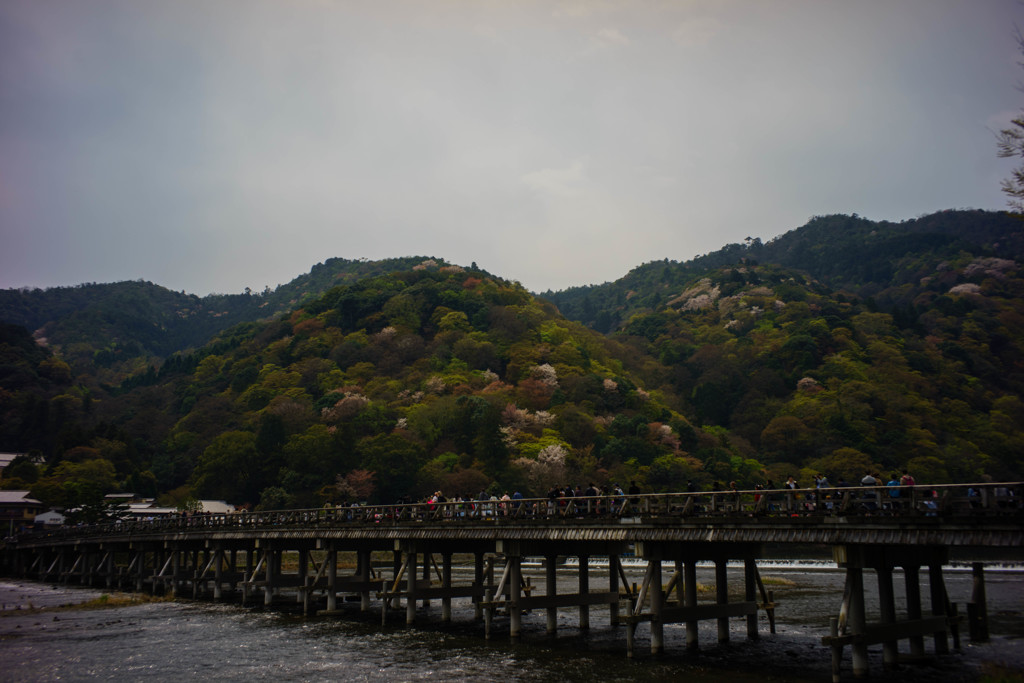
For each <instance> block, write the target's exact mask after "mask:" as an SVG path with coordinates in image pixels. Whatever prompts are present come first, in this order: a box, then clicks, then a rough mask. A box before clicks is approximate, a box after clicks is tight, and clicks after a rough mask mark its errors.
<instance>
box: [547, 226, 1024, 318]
mask: <svg viewBox="0 0 1024 683" xmlns="http://www.w3.org/2000/svg"><path fill="white" fill-rule="evenodd" d="M968 256H969V257H975V258H977V257H994V258H1002V259H1009V260H1013V261H1017V262H1021V261H1024V222H1022V221H1021V219H1020V218H1019V217H1016V216H1012V215H1010V214H1007V213H1005V212H993V211H974V210H971V211H942V212H939V213H935V214H930V215H927V216H922V217H921V218H917V219H915V220H909V221H903V222H901V223H891V222H887V221H870V220H867V219H865V218H860V217H858V216H857V215H853V216H838V215H837V216H821V217H816V218H813V219H811V220H810V221H809V222H808V223H807V224H806V225H804V226H802V227H800V228H797V229H795V230H791V231H789V232H787V233H785V234H784V235H781V236H779V237H776V238H775V239H772V240H770V241H769V242H766V243H762V241H761V240H760V239H754V238H749V239H748V240H746V242H745V243H744V244H730V245H727V246H725V247H723V248H722V249H720V250H718V251H716V252H712V253H710V254H706V255H704V256H700V257H697V258H695V259H693V260H691V261H686V262H683V263H679V262H676V261H671V260H668V259H665V260H664V261H653V262H651V263H646V264H644V265H642V266H638V267H637V268H634V269H633V270H632V271H630V272H629V273H628V274H627V275H626V276H625V277H623V278H621V279H619V280H616V281H615V282H610V283H605V284H603V285H592V286H587V287H573V288H570V289H567V290H563V291H560V292H550V291H549V292H545V293H543V294H542V296H543V297H544V298H545V299H547V300H549V301H551V302H553V303H554V304H555V305H556V306H558V309H559V311H561V313H562V314H563V315H565V316H566V317H567V318H570V319H572V320H577V321H579V322H582V323H583V324H585V325H587V326H589V327H592V328H593V329H596V330H598V331H599V332H609V331H612V330H614V329H617V328H618V327H619V326H621V325H623V324H624V323H625V322H626V321H628V320H629V318H630V317H631V316H632V315H634V314H636V313H640V312H649V311H654V310H657V309H659V308H660V307H662V306H664V305H665V304H666V303H667V302H668V301H669V300H670V299H672V298H673V297H675V296H676V295H678V293H679V291H681V288H684V287H686V286H687V285H688V283H690V282H691V281H692V280H693V279H694V278H695V277H697V276H700V275H701V274H702V273H704V272H706V271H708V270H711V269H714V268H721V267H723V266H734V265H739V264H742V263H760V264H762V265H768V264H771V265H776V266H783V267H786V268H793V269H796V270H800V271H803V272H804V273H806V274H807V275H809V276H811V277H812V278H814V279H815V280H816V281H818V282H820V283H821V284H823V285H825V286H826V287H828V288H830V289H832V290H840V291H845V292H846V293H848V294H853V295H856V296H859V297H862V298H868V297H871V298H873V299H874V301H875V303H876V304H877V305H878V306H880V307H881V308H882V309H883V310H889V309H891V308H893V307H897V306H901V307H906V306H907V305H908V304H911V303H912V302H913V301H914V299H916V297H917V296H918V295H919V294H920V293H921V292H922V291H924V290H925V289H927V287H928V286H929V284H931V285H933V286H938V285H937V283H935V282H930V281H929V280H928V279H927V278H929V277H930V276H933V275H935V274H937V273H940V272H948V271H949V266H950V264H951V263H954V262H961V261H963V260H964V258H965V257H968ZM941 279H942V278H940V280H941Z"/></svg>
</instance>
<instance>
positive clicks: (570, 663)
mask: <svg viewBox="0 0 1024 683" xmlns="http://www.w3.org/2000/svg"><path fill="white" fill-rule="evenodd" d="M666 571H667V573H666V580H667V577H668V576H671V569H670V568H669V567H668V566H667V565H666ZM729 571H730V578H732V577H733V576H734V574H733V572H735V577H736V578H737V579H739V577H740V576H741V575H742V569H741V568H730V570H729ZM460 573H464V574H463V575H462V576H461V578H462V580H463V581H465V580H466V577H468V576H471V569H469V568H463V569H456V571H455V572H454V575H455V580H456V582H458V581H459V579H460ZM627 573H628V574H629V575H630V576H629V578H630V580H631V581H633V580H636V581H637V582H640V581H641V580H642V569H641V568H639V567H628V568H627ZM524 574H525V575H526V576H530V577H531V579H532V582H533V584H534V585H539V586H543V585H544V574H543V569H542V568H526V569H525V571H524ZM590 574H591V581H592V585H593V586H595V587H599V586H602V587H603V586H606V585H607V578H606V577H607V568H606V567H605V568H602V567H600V566H594V567H592V569H591V572H590ZM761 575H762V577H764V578H765V580H766V583H768V584H769V585H768V588H770V589H772V590H774V591H775V599H776V602H777V603H778V605H779V606H778V609H777V619H778V629H777V631H778V632H777V633H776V634H775V635H770V634H769V633H768V628H767V622H766V619H765V617H764V616H763V614H762V616H761V617H760V619H761V633H762V637H761V638H760V639H759V640H757V641H748V640H747V638H746V627H745V621H744V620H743V619H734V620H730V623H731V640H730V642H729V643H727V644H721V645H720V644H718V642H717V630H716V625H715V623H714V622H702V623H701V627H700V643H701V650H700V652H699V653H687V652H686V651H685V646H684V643H685V632H684V627H683V625H681V624H680V625H666V627H665V650H666V654H665V655H662V656H659V657H654V656H652V655H651V654H650V645H649V643H650V640H649V631H648V629H647V627H646V625H641V626H640V627H639V628H638V630H637V652H636V656H635V657H634V658H633V659H629V658H627V657H626V637H625V628H624V627H619V628H616V629H613V628H611V627H610V626H609V624H608V619H607V610H606V609H602V608H597V607H592V608H591V617H590V622H591V629H590V631H589V632H587V633H585V634H584V633H582V632H581V631H580V630H579V629H578V628H577V626H578V617H577V614H578V613H577V611H576V610H574V609H572V610H570V609H564V610H560V611H559V619H558V626H559V631H558V634H557V636H554V637H550V636H548V635H547V634H546V632H545V631H546V617H545V613H544V611H543V610H540V611H535V612H533V613H530V614H526V615H524V616H523V637H522V639H521V641H520V642H519V643H511V642H510V641H509V638H508V621H507V619H502V618H496V619H495V624H494V633H493V635H492V638H491V639H490V640H487V639H485V638H484V627H483V624H482V623H476V622H474V621H473V619H472V607H471V605H470V604H469V603H468V601H465V600H456V601H454V605H453V623H452V624H450V625H447V626H445V625H442V624H441V620H440V616H441V608H440V603H439V601H435V602H434V603H433V605H432V607H431V608H421V609H419V610H418V613H417V626H416V627H406V626H405V618H404V617H405V611H404V609H403V610H401V611H399V612H396V613H394V614H393V615H391V616H389V623H388V624H387V625H386V626H383V627H382V626H381V625H380V611H379V607H378V605H377V604H376V603H375V604H374V606H373V609H371V611H370V612H369V613H367V614H361V613H360V612H359V607H358V603H349V602H344V603H342V602H341V601H339V605H341V606H342V609H343V611H344V615H343V616H341V617H339V616H329V617H328V616H324V617H313V618H303V617H302V616H301V614H299V613H297V611H296V610H293V609H289V608H288V607H287V606H286V607H284V608H279V607H275V608H273V609H263V608H262V607H260V608H254V607H242V606H240V605H238V604H214V603H210V602H203V601H185V600H179V601H168V602H150V603H145V604H139V605H132V606H127V607H116V608H103V609H99V608H97V609H92V608H89V609H67V608H60V606H61V605H65V604H68V603H81V602H85V601H88V600H90V599H93V598H95V597H98V596H100V595H101V594H102V591H100V590H96V589H89V588H75V587H68V586H60V587H55V586H50V585H45V584H38V583H33V582H28V581H0V606H2V610H0V681H12V682H14V681H82V680H112V681H135V680H139V679H142V678H146V679H149V680H157V681H172V680H173V681H178V680H182V679H186V678H191V677H203V678H209V679H216V680H218V681H262V680H273V681H424V680H428V679H429V680H452V681H464V680H472V681H480V682H483V683H488V682H495V683H497V682H502V683H508V682H510V681H538V682H539V681H544V682H547V681H580V682H583V681H586V682H588V683H589V682H590V681H647V680H658V681H668V680H681V679H683V678H686V679H688V680H692V681H699V682H701V683H725V682H728V683H746V682H747V681H750V682H751V683H752V682H753V681H759V682H762V683H763V682H764V681H798V682H799V681H830V680H831V668H830V666H831V665H830V657H829V650H828V648H826V647H825V646H823V645H821V640H820V639H821V636H822V635H825V634H826V633H827V631H828V621H829V617H830V616H834V615H836V614H837V613H838V610H839V605H840V601H841V599H842V592H843V580H844V575H843V573H842V572H840V571H838V570H835V569H826V568H824V567H815V566H814V565H808V564H797V563H794V564H789V565H771V566H762V568H761ZM634 577H635V579H634ZM985 578H986V588H987V595H988V608H989V615H990V630H991V632H992V640H991V642H989V643H986V644H979V645H972V644H970V643H969V641H968V638H967V634H966V633H964V634H963V647H962V650H961V652H960V653H953V654H950V655H947V656H942V657H936V656H931V655H930V656H929V657H928V658H927V659H926V661H924V662H918V663H914V664H905V665H901V667H900V670H899V671H897V672H885V671H883V668H882V664H881V646H872V648H871V650H870V658H871V674H872V678H873V680H883V681H920V682H928V683H930V682H933V681H934V682H938V681H942V682H943V683H949V682H950V681H979V680H985V677H986V676H992V675H999V674H1001V675H1006V674H1007V673H1011V674H1012V675H1013V676H1015V677H1014V678H1010V679H1008V680H1022V681H1024V571H1022V570H1021V569H1019V568H1017V569H1006V570H1001V571H1000V570H996V571H992V570H990V571H987V572H986V577H985ZM895 579H896V580H895V583H896V587H897V601H898V605H897V606H898V609H899V610H900V611H899V612H898V613H899V614H903V612H902V604H903V603H902V592H901V590H900V586H901V584H902V583H903V582H902V577H901V576H900V574H899V572H897V573H896V577H895ZM559 581H560V582H564V584H565V587H566V590H567V591H569V590H571V586H572V585H573V584H574V582H575V581H576V575H575V572H574V571H572V570H571V569H569V568H567V569H565V570H560V572H559ZM698 581H699V582H700V583H702V584H707V585H710V584H713V583H714V574H713V570H712V569H711V568H703V567H701V568H699V569H698ZM735 583H736V585H737V586H740V585H741V583H740V581H738V580H737V581H736V582H735ZM865 585H866V586H868V606H867V609H868V616H869V621H870V620H877V604H876V603H875V602H874V601H872V600H871V597H872V594H873V593H876V592H877V591H876V590H875V586H874V583H873V581H872V576H871V573H870V572H867V573H866V575H865ZM972 585H973V582H972V577H971V573H970V571H968V570H956V569H953V570H951V571H948V572H947V573H946V586H947V590H948V592H949V595H950V600H951V601H953V602H956V603H958V604H960V605H961V613H963V612H964V609H965V608H964V607H963V605H965V603H967V602H968V601H970V599H971V592H972ZM922 594H923V595H925V596H927V595H928V587H927V576H926V573H924V574H922ZM740 597H741V596H738V595H737V596H736V599H740ZM701 599H702V600H708V599H711V600H713V598H709V597H707V596H703V597H702V598H701ZM731 599H732V598H731ZM926 600H927V598H926ZM926 609H927V604H926ZM905 648H906V644H905V643H901V651H905ZM926 649H927V650H928V652H929V653H930V652H931V651H932V642H931V640H930V639H928V640H926ZM844 655H845V656H844V662H843V669H844V673H843V675H844V679H846V680H851V679H852V674H851V672H850V659H849V658H850V654H849V648H847V649H846V651H845V653H844Z"/></svg>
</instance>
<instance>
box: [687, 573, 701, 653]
mask: <svg viewBox="0 0 1024 683" xmlns="http://www.w3.org/2000/svg"><path fill="white" fill-rule="evenodd" d="M683 585H684V589H683V594H684V597H685V603H686V607H687V608H688V609H690V610H695V609H696V608H697V560H696V559H694V558H689V559H687V560H686V563H685V566H684V567H683ZM697 633H698V630H697V620H696V619H690V620H689V621H687V622H686V649H687V650H689V651H691V652H694V651H696V650H697V649H698V648H699V647H700V643H699V641H698V638H697Z"/></svg>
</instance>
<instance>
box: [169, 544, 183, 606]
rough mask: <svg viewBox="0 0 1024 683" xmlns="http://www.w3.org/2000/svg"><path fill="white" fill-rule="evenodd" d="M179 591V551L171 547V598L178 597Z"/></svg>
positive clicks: (175, 547)
mask: <svg viewBox="0 0 1024 683" xmlns="http://www.w3.org/2000/svg"><path fill="white" fill-rule="evenodd" d="M180 591H181V549H180V548H178V546H176V545H175V546H172V547H171V596H172V597H175V598H176V597H178V595H179V592H180Z"/></svg>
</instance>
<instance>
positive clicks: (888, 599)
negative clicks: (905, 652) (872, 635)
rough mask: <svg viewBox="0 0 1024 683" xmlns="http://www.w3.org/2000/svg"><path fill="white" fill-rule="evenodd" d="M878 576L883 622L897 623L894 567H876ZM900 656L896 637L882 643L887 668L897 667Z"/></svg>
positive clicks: (880, 610)
mask: <svg viewBox="0 0 1024 683" xmlns="http://www.w3.org/2000/svg"><path fill="white" fill-rule="evenodd" d="M875 574H876V576H877V577H878V607H879V615H880V617H881V623H882V624H895V623H896V595H895V593H894V591H893V586H892V567H889V566H888V565H884V566H880V567H877V568H876V569H875ZM898 657H899V648H898V647H897V640H896V638H892V639H891V640H886V641H884V642H883V643H882V665H883V666H884V667H885V668H886V669H887V670H890V671H891V670H893V669H895V668H896V660H897V658H898Z"/></svg>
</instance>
